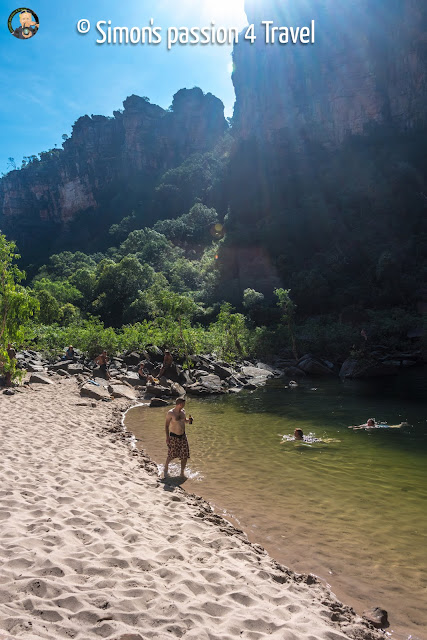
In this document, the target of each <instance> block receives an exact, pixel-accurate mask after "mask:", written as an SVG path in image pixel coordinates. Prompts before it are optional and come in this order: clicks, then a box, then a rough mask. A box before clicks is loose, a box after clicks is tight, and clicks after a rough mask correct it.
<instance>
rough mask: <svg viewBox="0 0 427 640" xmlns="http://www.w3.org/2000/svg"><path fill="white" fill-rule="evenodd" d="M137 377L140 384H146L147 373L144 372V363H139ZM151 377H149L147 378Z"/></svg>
mask: <svg viewBox="0 0 427 640" xmlns="http://www.w3.org/2000/svg"><path fill="white" fill-rule="evenodd" d="M138 376H139V379H140V381H141V382H147V376H148V374H147V372H146V370H145V363H144V362H140V363H139V367H138ZM149 377H151V376H149Z"/></svg>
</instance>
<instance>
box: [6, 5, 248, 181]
mask: <svg viewBox="0 0 427 640" xmlns="http://www.w3.org/2000/svg"><path fill="white" fill-rule="evenodd" d="M29 1H30V3H31V4H30V5H29V7H28V8H30V9H32V10H33V11H34V12H35V13H36V14H37V16H38V19H39V23H40V28H39V31H38V33H37V35H35V36H34V37H33V38H30V39H28V40H20V39H17V38H15V37H13V35H12V34H11V33H10V32H9V30H8V26H7V21H8V17H9V14H10V13H11V12H12V11H14V10H15V9H17V8H18V7H20V6H23V5H22V4H21V5H18V4H17V3H16V0H15V1H12V2H11V1H9V0H1V1H0V81H1V86H2V91H1V94H0V174H1V173H3V172H7V171H8V170H9V168H8V158H9V157H13V158H14V159H15V162H16V164H17V166H20V164H21V161H22V158H23V156H30V155H33V154H34V155H37V154H38V153H39V152H41V151H45V150H47V149H51V148H53V147H54V146H55V144H56V145H57V146H58V147H61V145H62V135H63V134H64V133H65V134H68V135H70V133H71V127H72V125H73V123H74V122H75V121H76V120H77V118H79V117H80V116H82V115H85V114H88V115H92V114H101V115H106V116H111V115H112V114H113V111H114V110H116V109H119V108H121V107H122V102H123V100H124V99H125V98H126V97H127V96H129V95H132V94H136V95H140V96H147V97H148V98H150V100H151V102H153V103H155V104H158V105H160V106H161V107H163V108H168V107H169V106H170V104H171V103H172V97H173V95H174V93H176V92H177V91H178V90H179V89H181V88H184V87H185V88H191V87H194V86H199V87H201V89H202V90H203V91H204V92H205V93H206V92H211V93H213V94H214V95H216V96H217V97H218V98H220V99H221V100H222V101H223V103H224V105H225V115H226V116H231V115H232V113H233V104H234V99H235V96H234V90H233V85H232V82H231V51H232V46H230V45H227V44H224V45H218V44H216V45H206V46H202V45H193V46H191V45H183V44H181V45H175V46H174V47H172V49H171V50H169V51H168V50H167V46H166V40H167V39H166V32H167V29H168V27H182V26H187V27H202V26H211V22H212V21H213V22H215V26H216V27H227V28H229V27H236V28H238V29H239V31H240V30H241V29H242V28H243V27H244V26H245V25H246V24H247V20H246V15H245V13H244V10H243V5H244V0H122V1H121V2H117V0H91V1H90V3H89V2H87V0H86V1H83V0H73V2H67V3H64V2H53V1H52V0H49V1H48V0H29ZM24 6H25V5H24ZM88 7H89V8H88ZM151 18H153V19H154V26H155V27H156V26H157V27H162V32H161V35H162V42H161V44H159V45H156V46H154V45H141V44H134V45H132V44H121V45H120V44H116V45H113V44H107V43H105V44H97V43H96V40H97V39H98V38H100V37H101V34H100V33H99V32H98V31H97V29H96V23H97V22H98V21H100V20H105V21H109V20H111V26H112V27H115V26H121V27H129V28H131V27H146V26H149V24H150V19H151ZM83 19H87V20H89V21H90V23H91V29H90V32H89V33H87V34H80V33H78V31H77V23H78V21H79V20H83ZM19 24H20V23H19V16H16V17H15V18H14V20H13V26H14V27H17V26H19ZM107 26H108V25H106V26H105V27H104V29H106V28H107Z"/></svg>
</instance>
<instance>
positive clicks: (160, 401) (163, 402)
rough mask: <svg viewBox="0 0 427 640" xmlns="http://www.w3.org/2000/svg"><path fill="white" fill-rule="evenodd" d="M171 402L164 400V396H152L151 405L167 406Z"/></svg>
mask: <svg viewBox="0 0 427 640" xmlns="http://www.w3.org/2000/svg"><path fill="white" fill-rule="evenodd" d="M168 404H169V401H168V400H163V398H151V400H150V407H167V405H168Z"/></svg>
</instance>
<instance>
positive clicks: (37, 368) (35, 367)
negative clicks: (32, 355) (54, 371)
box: [25, 362, 45, 373]
mask: <svg viewBox="0 0 427 640" xmlns="http://www.w3.org/2000/svg"><path fill="white" fill-rule="evenodd" d="M25 368H26V369H27V371H29V373H40V372H42V371H44V370H45V369H44V367H43V366H42V364H41V362H39V364H31V363H28V364H27V365H26V367H25Z"/></svg>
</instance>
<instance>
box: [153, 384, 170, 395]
mask: <svg viewBox="0 0 427 640" xmlns="http://www.w3.org/2000/svg"><path fill="white" fill-rule="evenodd" d="M147 393H151V395H153V396H157V397H159V398H161V397H163V396H170V395H171V390H170V389H168V388H167V387H163V386H162V385H159V384H156V385H154V384H147Z"/></svg>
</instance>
